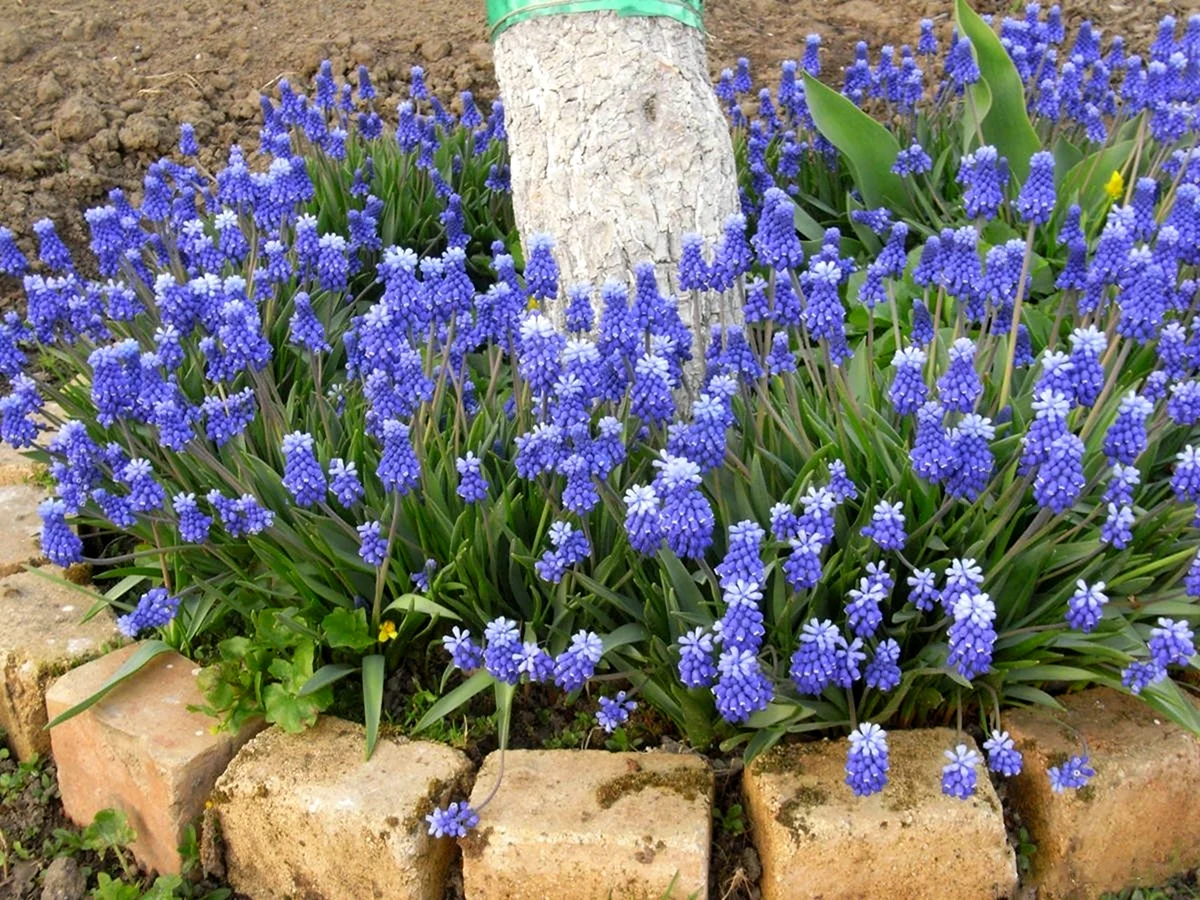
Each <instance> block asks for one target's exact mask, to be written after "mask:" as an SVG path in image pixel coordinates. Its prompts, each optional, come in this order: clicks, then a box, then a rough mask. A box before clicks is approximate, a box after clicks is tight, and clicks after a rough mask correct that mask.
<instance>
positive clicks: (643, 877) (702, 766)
mask: <svg viewBox="0 0 1200 900" xmlns="http://www.w3.org/2000/svg"><path fill="white" fill-rule="evenodd" d="M499 770H500V755H499V754H498V753H493V754H491V755H490V756H489V757H488V758H487V759H486V760H485V761H484V764H483V768H482V769H481V770H480V772H479V775H478V777H477V778H476V779H475V790H474V792H473V793H472V795H471V802H472V804H473V805H479V804H481V803H482V801H483V799H484V798H485V797H486V796H487V795H488V794H489V793H491V791H492V789H493V787H495V783H496V777H497V775H498V773H499ZM712 801H713V776H712V772H711V771H710V769H709V767H708V764H707V762H705V761H704V760H703V759H701V758H699V757H696V756H689V755H684V754H671V753H608V752H605V751H603V750H510V751H508V753H507V754H506V755H505V757H504V777H503V780H502V781H501V782H500V787H499V790H498V791H497V792H496V795H495V797H493V798H492V800H491V802H490V803H489V804H488V805H487V806H486V808H485V809H484V810H483V811H482V813H481V817H482V821H481V822H480V827H479V830H478V832H477V833H475V834H474V835H471V836H469V837H468V838H466V839H464V840H463V841H462V842H461V843H462V844H463V887H464V890H465V892H466V895H467V896H468V897H471V898H472V900H475V898H479V900H535V898H536V900H542V898H547V897H604V898H612V900H633V898H637V900H642V898H654V900H657V898H660V897H668V896H669V897H672V898H676V897H678V898H683V897H691V896H699V897H707V896H708V864H709V851H710V843H711V838H712ZM668 888H670V893H669V894H668V893H667V890H668Z"/></svg>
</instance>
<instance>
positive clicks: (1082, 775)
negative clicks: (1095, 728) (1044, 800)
mask: <svg viewBox="0 0 1200 900" xmlns="http://www.w3.org/2000/svg"><path fill="white" fill-rule="evenodd" d="M1046 774H1047V775H1049V776H1050V789H1051V790H1052V791H1054V793H1056V794H1061V793H1063V792H1064V791H1065V790H1066V789H1067V788H1072V789H1074V790H1078V789H1079V788H1081V787H1086V786H1087V783H1088V782H1089V781H1091V780H1092V778H1093V777H1094V776H1095V774H1096V770H1095V769H1094V768H1092V766H1091V764H1090V761H1089V759H1088V757H1087V756H1086V755H1084V756H1072V757H1070V758H1069V759H1068V760H1067V761H1066V762H1064V763H1063V764H1062V765H1061V766H1051V767H1050V769H1049V770H1048V771H1047V773H1046Z"/></svg>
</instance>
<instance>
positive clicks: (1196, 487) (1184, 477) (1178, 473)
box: [1171, 444, 1200, 503]
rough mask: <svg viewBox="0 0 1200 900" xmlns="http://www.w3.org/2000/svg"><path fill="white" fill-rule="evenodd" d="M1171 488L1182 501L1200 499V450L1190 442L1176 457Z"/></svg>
mask: <svg viewBox="0 0 1200 900" xmlns="http://www.w3.org/2000/svg"><path fill="white" fill-rule="evenodd" d="M1171 490H1173V491H1174V492H1175V496H1176V498H1178V500H1179V502H1180V503H1187V502H1195V501H1197V500H1200V451H1197V450H1196V448H1195V447H1194V446H1192V445H1191V444H1188V445H1187V446H1186V447H1184V448H1183V449H1182V450H1181V451H1179V453H1178V454H1177V455H1176V457H1175V472H1174V473H1173V474H1172V475H1171Z"/></svg>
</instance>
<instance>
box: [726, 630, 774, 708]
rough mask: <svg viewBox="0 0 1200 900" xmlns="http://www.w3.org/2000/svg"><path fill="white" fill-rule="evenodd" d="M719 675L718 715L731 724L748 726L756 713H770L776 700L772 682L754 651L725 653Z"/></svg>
mask: <svg viewBox="0 0 1200 900" xmlns="http://www.w3.org/2000/svg"><path fill="white" fill-rule="evenodd" d="M717 672H718V677H717V683H716V684H715V685H713V697H714V698H715V699H716V705H717V712H718V713H720V715H721V718H723V719H724V720H725V721H727V722H731V723H733V724H739V723H741V722H745V721H746V720H747V719H749V718H750V716H751V715H752V714H753V713H756V712H758V711H760V710H763V709H766V708H767V705H768V704H769V703H770V702H771V698H772V697H773V696H774V688H773V687H772V685H771V680H770V679H769V678H767V676H766V674H765V673H764V672H763V670H762V664H761V663H760V662H759V661H758V659H757V658H756V657H755V656H754V654H753V652H751V651H750V650H738V649H737V648H734V647H731V648H727V649H726V650H724V651H722V653H721V655H720V658H719V659H718V660H717Z"/></svg>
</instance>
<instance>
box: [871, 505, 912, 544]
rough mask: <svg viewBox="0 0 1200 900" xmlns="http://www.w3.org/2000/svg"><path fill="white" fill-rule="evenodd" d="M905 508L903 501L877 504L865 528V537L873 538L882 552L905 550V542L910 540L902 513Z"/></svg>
mask: <svg viewBox="0 0 1200 900" xmlns="http://www.w3.org/2000/svg"><path fill="white" fill-rule="evenodd" d="M903 506H904V502H903V501H901V502H899V503H888V502H887V501H886V500H881V501H880V502H879V503H876V504H875V512H874V514H873V515H872V516H871V521H870V523H869V524H867V525H864V526H863V529H862V533H863V536H864V537H869V538H872V539H873V540H874V541H875V543H876V544H878V545H879V547H880V549H882V550H903V549H904V542H905V541H906V540H908V535H907V533H906V531H905V523H904V513H903V512H901V508H902V507H903Z"/></svg>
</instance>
